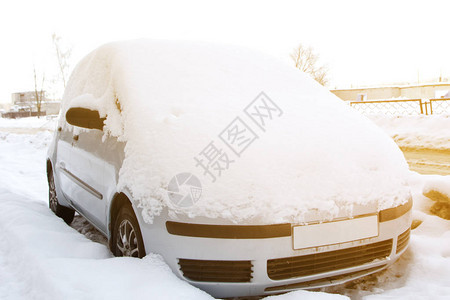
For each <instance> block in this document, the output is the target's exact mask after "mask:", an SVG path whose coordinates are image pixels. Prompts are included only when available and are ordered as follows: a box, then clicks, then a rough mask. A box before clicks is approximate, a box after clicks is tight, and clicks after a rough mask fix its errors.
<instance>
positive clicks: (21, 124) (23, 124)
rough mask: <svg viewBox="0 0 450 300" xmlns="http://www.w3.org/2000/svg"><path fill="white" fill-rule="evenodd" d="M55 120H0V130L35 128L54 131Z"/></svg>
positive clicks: (42, 118) (48, 118) (30, 118)
mask: <svg viewBox="0 0 450 300" xmlns="http://www.w3.org/2000/svg"><path fill="white" fill-rule="evenodd" d="M56 121H57V120H56V118H55V117H54V116H46V117H40V118H38V117H29V118H20V119H7V118H0V128H3V129H11V128H25V129H30V128H35V129H42V130H54V129H55V126H56Z"/></svg>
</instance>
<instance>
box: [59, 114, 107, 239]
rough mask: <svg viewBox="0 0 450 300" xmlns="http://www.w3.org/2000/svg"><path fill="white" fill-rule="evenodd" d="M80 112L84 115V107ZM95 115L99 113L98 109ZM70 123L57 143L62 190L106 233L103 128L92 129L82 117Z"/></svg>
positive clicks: (84, 214)
mask: <svg viewBox="0 0 450 300" xmlns="http://www.w3.org/2000/svg"><path fill="white" fill-rule="evenodd" d="M70 111H71V110H69V111H68V113H70ZM86 111H90V112H92V110H86ZM79 112H81V114H82V113H83V110H82V109H80V110H79ZM79 114H80V113H79ZM87 114H88V115H89V114H90V113H87ZM96 114H97V116H98V112H96ZM66 115H67V114H66ZM68 122H70V125H69V124H66V127H67V128H66V129H65V130H63V132H62V134H61V135H64V138H62V139H60V140H59V143H58V160H57V161H58V166H59V169H60V173H61V175H60V181H61V187H62V191H63V193H64V195H65V197H66V198H68V200H69V201H70V202H71V204H72V205H73V206H74V207H75V208H76V209H77V211H79V212H80V213H81V214H82V215H83V216H85V217H86V218H87V219H88V220H89V221H90V222H91V223H93V224H94V225H95V226H96V227H97V228H98V229H99V230H100V231H102V232H104V233H106V200H105V195H106V192H107V191H106V187H105V182H104V174H105V167H106V166H105V161H104V155H105V152H106V151H105V150H106V149H105V146H106V145H105V143H103V141H102V137H103V131H102V130H100V129H98V128H89V127H92V126H90V125H89V124H92V123H89V122H85V121H83V120H81V119H75V121H73V120H72V121H70V120H68Z"/></svg>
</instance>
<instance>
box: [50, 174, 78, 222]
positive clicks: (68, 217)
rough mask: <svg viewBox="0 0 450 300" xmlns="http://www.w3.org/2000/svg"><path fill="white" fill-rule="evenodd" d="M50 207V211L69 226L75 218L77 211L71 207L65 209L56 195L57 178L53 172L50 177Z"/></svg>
mask: <svg viewBox="0 0 450 300" xmlns="http://www.w3.org/2000/svg"><path fill="white" fill-rule="evenodd" d="M48 206H49V207H50V209H51V210H52V211H53V212H54V213H55V215H57V216H58V217H60V218H61V219H63V220H64V222H66V223H67V224H68V225H70V223H72V221H73V218H74V216H75V211H74V210H73V209H71V208H69V207H65V206H62V205H60V204H59V202H58V196H57V195H56V187H55V178H54V177H53V172H50V173H49V175H48Z"/></svg>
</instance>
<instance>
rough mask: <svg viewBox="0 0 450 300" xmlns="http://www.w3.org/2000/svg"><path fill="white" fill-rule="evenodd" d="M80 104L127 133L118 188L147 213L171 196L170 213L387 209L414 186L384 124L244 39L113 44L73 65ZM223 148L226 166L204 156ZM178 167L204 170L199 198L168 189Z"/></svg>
mask: <svg viewBox="0 0 450 300" xmlns="http://www.w3.org/2000/svg"><path fill="white" fill-rule="evenodd" d="M261 92H263V93H264V94H261ZM258 95H260V98H261V97H263V98H264V99H265V101H263V102H261V99H260V98H257V97H258ZM261 95H262V96H261ZM255 101H256V102H255ZM258 101H259V102H258ZM258 103H259V106H258V105H257V104H258ZM264 103H265V104H269V105H268V106H270V108H272V109H270V108H269V109H267V107H264V105H263V104H264ZM74 106H84V107H87V108H92V109H98V110H99V111H100V114H101V116H106V121H105V135H110V136H114V137H117V138H118V140H119V141H124V142H126V147H125V159H124V162H123V166H122V168H121V170H120V174H119V185H118V189H119V190H123V189H128V190H129V191H130V193H131V194H132V196H133V198H134V200H136V201H138V203H139V205H140V207H142V208H143V216H144V219H145V220H146V221H148V222H152V220H153V218H154V217H155V216H156V215H159V214H160V213H161V212H162V210H163V209H164V208H165V207H167V208H168V210H169V214H170V215H171V216H172V217H176V215H177V214H184V215H187V216H190V217H195V216H205V217H211V218H217V217H221V218H227V219H229V220H231V221H232V222H241V223H246V222H255V221H257V222H259V223H278V222H302V220H304V216H305V213H306V212H307V211H308V210H315V211H318V212H323V216H325V217H326V218H329V219H331V218H333V217H335V216H336V215H337V214H338V213H339V210H342V209H345V210H346V211H348V212H349V214H351V211H352V207H353V205H355V204H369V203H372V204H373V203H378V204H377V205H378V209H379V210H381V209H385V208H389V207H393V206H397V205H400V204H402V203H404V202H405V201H406V200H407V198H408V197H409V196H410V195H409V189H408V187H407V184H406V177H407V175H408V166H407V164H406V162H405V160H404V158H403V155H402V153H401V152H400V150H399V149H398V147H397V146H396V145H395V143H394V142H393V141H392V140H391V139H390V138H389V137H388V136H387V135H386V134H384V133H383V132H382V130H381V129H379V128H377V127H376V126H375V125H374V124H372V122H371V121H369V120H368V119H367V118H365V117H363V116H361V115H359V114H357V113H356V112H354V111H352V109H351V108H349V107H347V106H346V105H345V104H344V103H342V101H341V100H339V99H338V98H337V97H335V96H334V95H332V94H331V93H330V92H328V91H327V90H326V89H325V88H323V87H322V86H320V85H319V84H318V83H316V82H315V81H314V80H312V79H311V78H309V77H308V76H307V75H305V74H303V73H302V72H300V71H298V70H296V69H295V68H293V67H290V66H288V65H284V64H283V63H281V62H280V61H278V60H276V59H274V58H271V57H268V56H266V55H263V54H260V53H255V52H253V51H250V50H247V49H241V48H237V47H234V46H228V45H217V44H209V43H203V42H188V41H183V42H182V41H161V40H136V41H125V42H115V43H111V44H107V45H104V46H102V47H100V48H98V49H97V50H95V51H93V52H92V53H90V54H89V55H87V56H86V57H85V58H84V59H83V60H82V61H81V62H80V63H79V64H78V66H77V67H76V69H75V70H74V72H73V74H72V76H71V78H70V81H69V83H68V86H67V89H66V91H65V94H64V100H63V107H62V115H64V114H65V112H66V110H67V109H68V108H69V107H74ZM255 107H256V108H255ZM277 108H278V109H277ZM249 110H252V111H253V114H252V113H246V111H247V112H249ZM258 111H259V113H260V114H259V115H258V114H257V113H255V112H258ZM237 118H238V119H237ZM252 118H253V119H252ZM60 122H63V120H60ZM258 122H259V123H258ZM261 122H262V123H261ZM239 126H240V127H239ZM233 130H234V131H233ZM233 132H234V133H235V135H232V133H233ZM243 132H244V133H243ZM238 133H239V134H241V136H238V135H237V134H238ZM242 133H243V134H242ZM233 137H234V140H233ZM249 141H250V143H249ZM233 143H234V144H233ZM230 144H231V146H230ZM242 145H244V146H245V149H244V151H241V150H242V147H241V146H242ZM213 146H214V147H215V148H213ZM238 146H239V147H240V148H239V147H238ZM208 147H209V148H208ZM233 147H235V148H236V147H238V148H239V149H238V151H236V149H234V150H233ZM214 149H215V150H217V151H216V152H214V151H213V150H214ZM219 151H220V152H219ZM217 153H219V154H220V155H216V156H215V158H216V161H215V163H218V164H219V165H217V164H216V165H214V166H213V164H212V162H211V164H210V165H208V164H207V163H208V162H210V161H208V160H207V158H208V156H207V155H205V154H209V158H211V157H212V156H213V154H217ZM224 153H225V154H226V156H223V155H222V154H224ZM199 161H201V162H202V163H199ZM202 165H205V166H207V167H209V169H208V168H204V167H202ZM218 166H221V167H222V169H220V168H219V167H218ZM225 167H226V168H225ZM180 173H191V174H193V175H195V176H196V177H197V178H198V179H199V180H200V181H201V185H202V194H201V198H200V199H199V200H198V202H196V203H195V204H194V205H192V206H186V207H180V206H177V205H175V204H174V203H172V202H171V200H170V199H169V196H168V193H167V188H168V185H169V182H170V180H171V179H172V178H173V177H174V176H175V175H177V174H180ZM211 174H212V175H211ZM213 176H214V177H215V178H213Z"/></svg>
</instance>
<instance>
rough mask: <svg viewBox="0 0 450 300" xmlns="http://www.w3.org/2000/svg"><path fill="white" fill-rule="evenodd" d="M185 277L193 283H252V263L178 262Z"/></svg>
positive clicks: (180, 260) (247, 261)
mask: <svg viewBox="0 0 450 300" xmlns="http://www.w3.org/2000/svg"><path fill="white" fill-rule="evenodd" d="M178 264H179V265H180V270H181V272H183V276H184V277H186V278H187V279H190V280H193V281H205V282H250V281H251V278H252V267H253V265H252V263H251V261H249V260H238V261H231V260H226V261H223V260H197V259H183V258H180V259H179V260H178Z"/></svg>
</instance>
